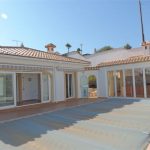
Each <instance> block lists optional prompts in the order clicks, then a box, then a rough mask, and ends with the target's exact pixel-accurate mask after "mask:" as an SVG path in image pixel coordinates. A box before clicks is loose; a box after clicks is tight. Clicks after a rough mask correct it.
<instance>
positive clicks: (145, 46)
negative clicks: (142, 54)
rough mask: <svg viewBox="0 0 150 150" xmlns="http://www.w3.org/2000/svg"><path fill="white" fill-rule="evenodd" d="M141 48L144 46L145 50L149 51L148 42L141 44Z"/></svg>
mask: <svg viewBox="0 0 150 150" xmlns="http://www.w3.org/2000/svg"><path fill="white" fill-rule="evenodd" d="M142 46H144V48H145V49H148V50H150V42H147V41H145V42H143V43H142Z"/></svg>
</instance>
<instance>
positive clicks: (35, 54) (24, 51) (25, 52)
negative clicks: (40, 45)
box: [0, 46, 90, 64]
mask: <svg viewBox="0 0 150 150" xmlns="http://www.w3.org/2000/svg"><path fill="white" fill-rule="evenodd" d="M0 54H4V55H13V56H21V57H29V58H39V59H47V60H54V61H65V62H72V63H83V64H89V63H90V62H88V61H84V60H80V59H75V58H70V57H65V56H61V55H58V54H54V53H48V52H44V51H40V50H36V49H32V48H27V47H11V46H0Z"/></svg>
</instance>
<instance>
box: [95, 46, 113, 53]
mask: <svg viewBox="0 0 150 150" xmlns="http://www.w3.org/2000/svg"><path fill="white" fill-rule="evenodd" d="M111 49H113V48H112V47H111V46H104V47H102V48H101V49H99V50H96V53H98V52H103V51H108V50H111Z"/></svg>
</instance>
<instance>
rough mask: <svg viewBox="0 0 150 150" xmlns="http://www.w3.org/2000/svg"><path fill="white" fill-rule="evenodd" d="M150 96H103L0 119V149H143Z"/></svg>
mask: <svg viewBox="0 0 150 150" xmlns="http://www.w3.org/2000/svg"><path fill="white" fill-rule="evenodd" d="M149 114H150V100H145V99H141V100H140V99H115V98H112V99H107V100H104V101H94V102H92V103H86V104H84V105H82V106H76V107H70V108H69V107H68V108H65V109H61V110H56V111H54V112H47V113H46V112H44V113H43V114H42V113H41V114H37V115H34V116H30V117H26V118H22V119H18V120H14V121H7V122H3V123H0V148H1V149H4V150H10V149H11V150H26V149H28V150H33V149H34V150H50V149H52V150H60V149H61V150H145V149H146V147H147V145H148V143H149V141H150V116H149Z"/></svg>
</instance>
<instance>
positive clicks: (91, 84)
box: [88, 75, 97, 97]
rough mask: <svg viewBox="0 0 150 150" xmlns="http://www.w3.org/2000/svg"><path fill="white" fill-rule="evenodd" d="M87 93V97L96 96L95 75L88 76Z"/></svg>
mask: <svg viewBox="0 0 150 150" xmlns="http://www.w3.org/2000/svg"><path fill="white" fill-rule="evenodd" d="M88 95H89V97H97V80H96V76H95V75H90V76H89V77H88Z"/></svg>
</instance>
